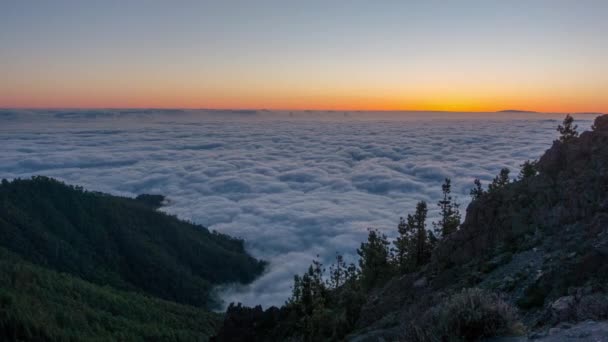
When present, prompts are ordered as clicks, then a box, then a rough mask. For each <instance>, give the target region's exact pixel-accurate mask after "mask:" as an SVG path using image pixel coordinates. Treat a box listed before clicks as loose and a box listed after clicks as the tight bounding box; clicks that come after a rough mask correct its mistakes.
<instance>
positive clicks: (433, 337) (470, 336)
mask: <svg viewBox="0 0 608 342" xmlns="http://www.w3.org/2000/svg"><path fill="white" fill-rule="evenodd" d="M419 323H420V324H417V323H416V322H414V323H412V324H410V328H409V329H408V330H409V331H408V336H407V337H408V340H409V339H411V340H414V341H429V342H435V341H437V342H438V341H442V342H443V341H477V340H480V339H483V338H488V337H492V336H508V335H520V334H522V333H523V332H524V331H523V324H522V323H521V322H519V320H518V318H517V313H516V311H515V309H514V308H513V307H512V306H511V305H510V304H508V303H507V302H505V301H503V300H502V299H501V298H500V297H499V296H498V295H496V294H494V293H491V292H488V291H485V290H481V289H477V288H471V289H464V290H463V291H462V292H460V293H458V294H455V295H453V296H450V297H448V298H447V299H446V300H444V301H443V302H441V303H440V304H438V305H437V306H435V307H433V308H431V309H429V310H428V311H427V312H426V313H425V314H424V315H423V316H422V317H421V319H420V321H419Z"/></svg>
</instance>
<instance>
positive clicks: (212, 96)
mask: <svg viewBox="0 0 608 342" xmlns="http://www.w3.org/2000/svg"><path fill="white" fill-rule="evenodd" d="M607 15H608V1H585V0H581V1H561V0H550V1H549V0H547V1H542V0H537V1H517V0H515V1H357V0H353V1H301V2H296V1H230V0H226V1H155V0H148V1H143V0H142V1H129V0H124V1H113V0H107V1H66V0H55V1H30V0H20V1H17V0H14V1H13V0H3V1H1V2H0V107H11V108H12V107H24V108H46V107H49V108H128V107H134V108H135V107H138V108H150V107H153V108H253V109H262V108H263V109H294V110H300V109H319V110H321V109H329V110H446V111H494V110H502V109H525V110H535V111H545V112H608V96H606V94H607V93H608V63H606V61H607V60H608V44H606V36H607V35H608V21H607V20H606V17H607Z"/></svg>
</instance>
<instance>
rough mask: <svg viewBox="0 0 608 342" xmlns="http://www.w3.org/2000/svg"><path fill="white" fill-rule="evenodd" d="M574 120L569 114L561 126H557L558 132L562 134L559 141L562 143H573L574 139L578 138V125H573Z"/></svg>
mask: <svg viewBox="0 0 608 342" xmlns="http://www.w3.org/2000/svg"><path fill="white" fill-rule="evenodd" d="M573 123H574V118H573V117H572V116H571V115H570V114H568V115H566V118H564V121H563V122H562V124H561V125H559V126H557V131H558V132H559V134H560V137H559V141H560V142H562V143H565V142H568V141H572V139H573V138H576V137H578V132H577V131H576V129H577V128H578V125H573Z"/></svg>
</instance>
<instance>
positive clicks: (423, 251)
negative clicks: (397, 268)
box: [413, 201, 431, 266]
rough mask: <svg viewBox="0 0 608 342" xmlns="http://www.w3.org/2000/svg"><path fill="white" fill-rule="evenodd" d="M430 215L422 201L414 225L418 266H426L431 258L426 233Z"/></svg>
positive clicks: (417, 209) (419, 203) (417, 207)
mask: <svg viewBox="0 0 608 342" xmlns="http://www.w3.org/2000/svg"><path fill="white" fill-rule="evenodd" d="M427 213H428V209H427V205H426V202H424V201H420V202H418V204H417V205H416V213H415V214H414V217H413V218H414V220H413V223H414V224H415V227H416V266H421V265H424V264H425V263H426V262H427V261H428V259H429V257H430V253H431V251H430V248H429V243H428V236H427V232H426V216H427Z"/></svg>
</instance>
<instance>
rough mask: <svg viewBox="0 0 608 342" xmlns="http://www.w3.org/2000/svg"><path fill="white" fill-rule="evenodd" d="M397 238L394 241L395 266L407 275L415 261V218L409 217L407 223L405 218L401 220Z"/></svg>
mask: <svg viewBox="0 0 608 342" xmlns="http://www.w3.org/2000/svg"><path fill="white" fill-rule="evenodd" d="M397 232H398V235H397V238H396V239H395V240H394V241H393V245H394V249H393V252H394V253H393V256H394V259H393V261H394V264H395V267H396V268H397V270H398V271H399V273H406V272H407V271H408V270H409V269H410V268H411V266H412V262H411V261H413V259H414V258H413V250H414V249H413V247H414V245H413V242H414V238H415V224H414V217H413V216H412V215H409V214H408V215H407V222H406V220H404V219H403V217H400V218H399V225H398V226H397Z"/></svg>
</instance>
